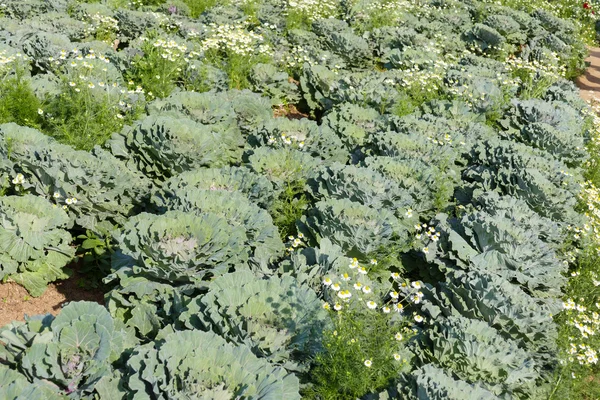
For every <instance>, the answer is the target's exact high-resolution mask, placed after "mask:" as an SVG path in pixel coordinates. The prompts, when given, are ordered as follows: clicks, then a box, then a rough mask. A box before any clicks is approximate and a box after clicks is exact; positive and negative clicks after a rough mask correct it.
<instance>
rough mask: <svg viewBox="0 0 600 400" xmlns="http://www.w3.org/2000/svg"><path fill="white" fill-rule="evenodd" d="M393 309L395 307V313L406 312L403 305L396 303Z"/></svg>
mask: <svg viewBox="0 0 600 400" xmlns="http://www.w3.org/2000/svg"><path fill="white" fill-rule="evenodd" d="M393 307H394V311H396V312H399V313H401V312H403V311H404V306H403V305H402V303H396V304H394V306H393Z"/></svg>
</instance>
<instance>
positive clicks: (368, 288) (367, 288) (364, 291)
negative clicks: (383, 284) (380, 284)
mask: <svg viewBox="0 0 600 400" xmlns="http://www.w3.org/2000/svg"><path fill="white" fill-rule="evenodd" d="M362 291H363V293H365V294H369V293H371V287H370V286H366V285H365V286H363V288H362Z"/></svg>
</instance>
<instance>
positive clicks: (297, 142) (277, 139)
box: [267, 133, 304, 149]
mask: <svg viewBox="0 0 600 400" xmlns="http://www.w3.org/2000/svg"><path fill="white" fill-rule="evenodd" d="M267 144H268V145H269V146H273V145H274V144H283V145H287V146H292V147H297V148H300V149H301V148H303V147H304V141H303V140H301V139H299V138H298V136H296V135H286V134H285V133H282V134H281V135H279V136H269V138H268V140H267Z"/></svg>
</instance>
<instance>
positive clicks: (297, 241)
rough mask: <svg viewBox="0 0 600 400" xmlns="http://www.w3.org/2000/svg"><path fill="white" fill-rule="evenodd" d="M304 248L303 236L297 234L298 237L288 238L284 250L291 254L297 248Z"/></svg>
mask: <svg viewBox="0 0 600 400" xmlns="http://www.w3.org/2000/svg"><path fill="white" fill-rule="evenodd" d="M304 246H306V243H304V235H303V234H302V233H298V236H292V235H290V236H288V242H287V243H286V250H287V251H288V252H290V253H291V252H292V251H294V250H295V249H297V248H299V247H304Z"/></svg>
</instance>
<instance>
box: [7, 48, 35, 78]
mask: <svg viewBox="0 0 600 400" xmlns="http://www.w3.org/2000/svg"><path fill="white" fill-rule="evenodd" d="M28 62H29V58H28V57H27V56H25V55H23V54H21V53H10V54H8V52H7V50H0V77H2V76H3V75H4V74H8V73H11V72H12V71H14V69H15V66H19V65H20V64H22V63H28Z"/></svg>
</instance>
